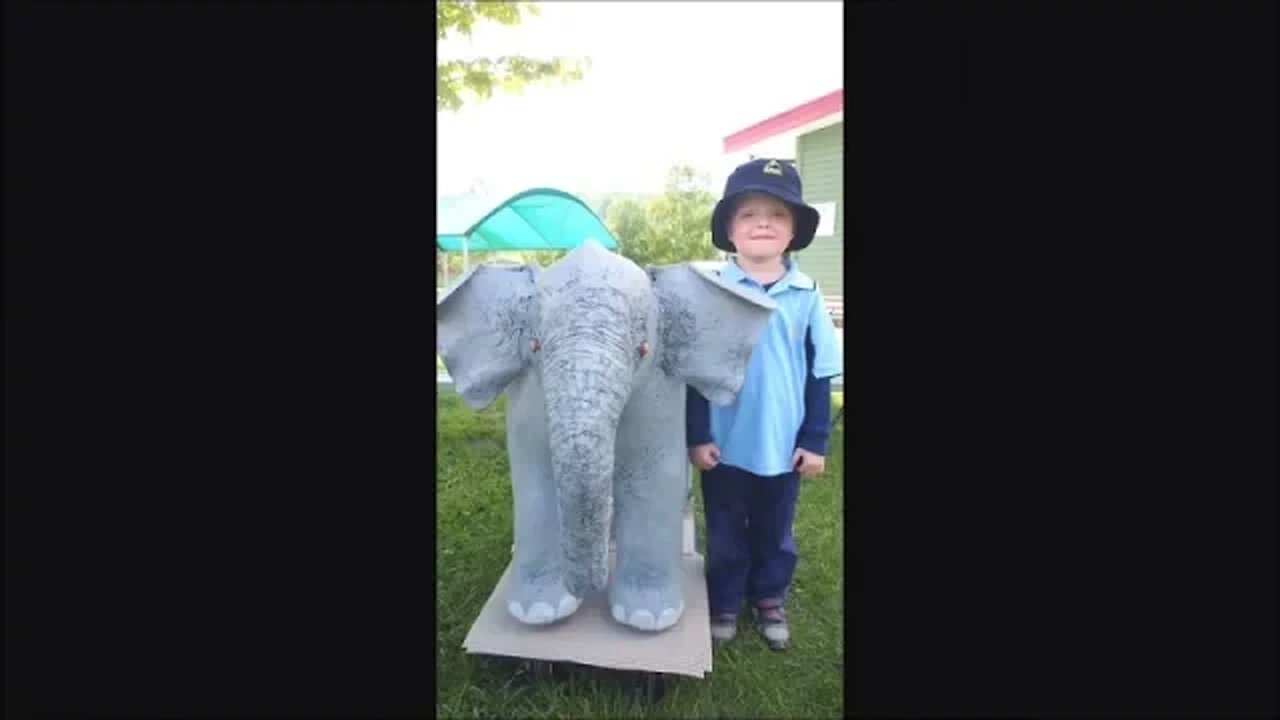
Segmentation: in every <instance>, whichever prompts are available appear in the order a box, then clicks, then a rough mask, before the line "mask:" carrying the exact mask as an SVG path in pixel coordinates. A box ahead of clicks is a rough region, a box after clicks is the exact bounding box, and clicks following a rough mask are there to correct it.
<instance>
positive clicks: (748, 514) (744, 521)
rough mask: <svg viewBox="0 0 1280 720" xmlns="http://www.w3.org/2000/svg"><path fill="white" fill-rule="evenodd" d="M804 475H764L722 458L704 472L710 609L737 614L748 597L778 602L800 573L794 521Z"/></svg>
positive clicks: (782, 599) (714, 611) (717, 613)
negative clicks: (720, 461) (797, 570)
mask: <svg viewBox="0 0 1280 720" xmlns="http://www.w3.org/2000/svg"><path fill="white" fill-rule="evenodd" d="M799 495H800V476H799V475H798V474H797V473H795V472H790V473H787V474H785V475H770V476H760V475H754V474H752V473H749V472H747V471H746V470H742V469H741V468H736V467H732V466H730V465H725V464H723V463H722V464H720V465H717V466H716V467H714V468H712V469H711V470H708V471H706V472H703V473H702V506H703V511H704V512H705V513H706V517H707V600H708V602H709V604H710V606H711V607H710V609H711V614H712V615H719V614H722V613H729V614H737V612H738V610H739V608H741V606H742V601H743V600H744V599H746V600H749V601H750V602H751V604H752V605H755V604H757V603H759V602H761V601H764V600H768V601H771V602H769V603H767V604H769V605H777V604H781V603H782V602H784V601H785V600H786V596H787V588H788V587H790V585H791V577H792V575H794V574H795V570H796V560H797V559H798V558H799V555H798V554H797V553H796V542H795V538H794V537H792V534H791V529H792V524H793V523H794V522H795V518H796V500H797V499H798V498H799Z"/></svg>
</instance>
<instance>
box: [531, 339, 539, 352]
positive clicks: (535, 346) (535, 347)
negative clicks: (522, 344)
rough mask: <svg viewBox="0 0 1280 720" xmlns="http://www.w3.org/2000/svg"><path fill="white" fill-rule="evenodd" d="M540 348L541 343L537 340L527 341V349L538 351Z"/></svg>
mask: <svg viewBox="0 0 1280 720" xmlns="http://www.w3.org/2000/svg"><path fill="white" fill-rule="evenodd" d="M541 349H542V343H540V342H538V341H537V340H532V341H530V342H529V350H531V351H533V352H538V351H539V350H541Z"/></svg>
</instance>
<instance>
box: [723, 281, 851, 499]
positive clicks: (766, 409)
mask: <svg viewBox="0 0 1280 720" xmlns="http://www.w3.org/2000/svg"><path fill="white" fill-rule="evenodd" d="M786 263H787V274H786V275H783V276H782V278H780V279H779V280H778V281H777V282H776V283H774V284H773V285H772V286H771V287H770V288H769V290H768V291H767V292H766V291H765V289H764V287H763V286H762V285H761V284H760V283H758V282H756V281H755V280H753V279H751V278H750V277H748V276H747V275H746V273H744V272H742V268H740V267H738V264H737V263H736V262H733V261H730V262H727V263H725V264H724V267H722V268H721V269H720V277H721V279H723V280H725V281H726V282H729V283H737V284H738V285H741V286H743V287H744V288H749V289H751V290H753V291H755V292H758V293H761V294H767V295H768V296H769V297H770V299H772V300H773V301H774V303H776V304H777V310H775V311H774V312H773V313H772V315H771V316H770V318H769V324H768V325H767V326H766V327H765V329H764V332H763V333H761V335H760V339H759V340H758V341H757V342H756V346H755V348H754V349H752V351H751V361H750V362H749V363H748V364H747V372H746V379H745V381H744V382H743V384H742V391H741V392H740V393H739V394H738V398H737V400H735V401H734V403H733V404H732V405H729V406H726V407H720V406H717V405H712V406H711V435H712V437H713V438H715V442H716V445H717V446H718V447H719V448H720V462H723V463H727V464H729V465H733V466H734V467H738V468H742V469H743V470H746V471H748V472H751V473H755V474H756V475H781V474H783V473H786V472H790V471H791V470H793V468H792V466H791V457H792V455H793V454H794V453H795V448H796V435H797V434H798V433H799V432H800V425H801V423H802V422H804V388H805V380H806V378H805V374H806V372H807V371H808V360H807V358H806V357H805V334H806V332H808V333H809V334H810V337H811V339H812V341H813V349H814V358H813V376H814V377H815V378H818V379H821V378H830V377H836V376H838V375H840V374H841V372H842V370H843V359H842V357H841V348H840V344H839V342H838V341H837V339H836V330H835V325H834V324H833V323H832V322H831V316H830V315H828V314H827V311H826V307H825V303H824V302H823V299H822V293H821V292H819V291H818V284H817V283H816V282H814V281H813V278H811V277H809V276H808V275H805V274H804V273H803V272H801V271H800V268H799V267H797V266H796V264H795V263H794V262H793V261H790V260H787V261H786Z"/></svg>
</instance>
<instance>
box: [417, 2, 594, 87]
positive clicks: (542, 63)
mask: <svg viewBox="0 0 1280 720" xmlns="http://www.w3.org/2000/svg"><path fill="white" fill-rule="evenodd" d="M522 13H527V14H529V15H537V14H538V7H537V5H535V4H534V3H531V2H514V1H513V0H437V2H436V40H437V41H439V40H443V39H445V38H447V37H449V36H450V35H451V34H453V33H457V34H459V35H463V36H467V37H470V36H471V29H472V28H473V27H474V26H475V24H476V22H478V21H492V22H497V23H501V24H503V25H517V24H519V23H520V21H521V20H522V19H523V17H524V16H523V14H522ZM588 67H590V60H589V59H587V58H577V59H569V58H549V59H537V58H529V57H523V56H519V55H513V56H504V57H497V58H480V59H476V60H446V61H443V62H437V63H436V109H437V110H450V111H454V110H458V109H459V108H461V107H462V105H463V96H464V95H466V94H470V95H471V96H473V97H474V98H477V99H480V100H486V99H488V98H489V97H491V96H492V95H493V91H494V89H495V88H500V89H502V90H503V91H505V92H509V93H514V92H519V91H520V90H522V89H523V88H524V87H525V86H526V85H528V84H529V83H534V82H546V81H550V80H557V79H558V80H561V81H564V82H568V81H571V80H581V79H582V76H583V74H584V73H585V72H586V70H587V68H588Z"/></svg>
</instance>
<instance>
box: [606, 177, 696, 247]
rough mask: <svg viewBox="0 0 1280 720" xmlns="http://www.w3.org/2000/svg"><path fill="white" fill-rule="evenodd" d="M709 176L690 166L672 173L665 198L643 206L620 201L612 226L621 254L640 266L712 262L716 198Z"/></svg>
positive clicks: (613, 210)
mask: <svg viewBox="0 0 1280 720" xmlns="http://www.w3.org/2000/svg"><path fill="white" fill-rule="evenodd" d="M707 188H708V181H707V177H706V176H705V175H704V174H702V173H699V172H698V171H697V170H695V169H694V168H692V167H689V166H687V165H678V166H676V167H673V168H671V170H669V171H668V172H667V179H666V187H665V189H664V192H663V194H662V195H661V196H659V197H657V198H655V199H654V200H652V201H650V202H648V203H645V204H643V205H642V204H641V203H639V202H636V201H635V200H626V199H624V200H619V201H618V202H615V203H613V204H612V205H611V206H610V207H609V215H608V218H607V224H608V225H609V230H610V232H612V233H613V236H614V237H615V238H617V240H618V245H619V251H620V252H621V253H622V254H623V255H624V256H626V257H628V258H630V259H631V260H632V261H634V262H635V263H636V264H637V265H640V266H641V267H644V266H648V265H668V264H671V263H679V262H686V261H689V260H711V259H714V258H716V257H717V256H718V255H717V251H716V249H715V247H714V246H713V245H712V244H711V211H712V209H713V208H714V207H715V196H714V195H712V194H711V192H710V191H709V190H708V189H707Z"/></svg>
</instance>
